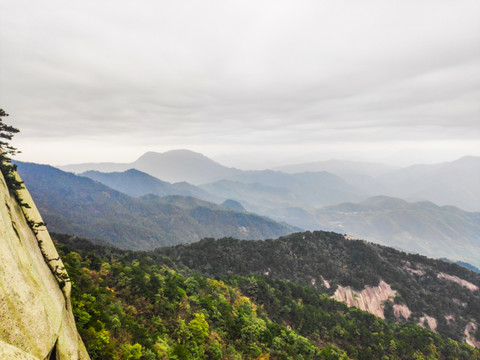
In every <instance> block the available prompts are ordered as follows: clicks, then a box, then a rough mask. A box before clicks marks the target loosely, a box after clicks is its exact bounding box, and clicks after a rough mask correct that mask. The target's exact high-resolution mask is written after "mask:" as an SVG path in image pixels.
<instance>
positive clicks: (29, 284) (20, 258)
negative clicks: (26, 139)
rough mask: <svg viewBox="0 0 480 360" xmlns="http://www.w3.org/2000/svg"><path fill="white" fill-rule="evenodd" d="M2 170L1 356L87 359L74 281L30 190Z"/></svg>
mask: <svg viewBox="0 0 480 360" xmlns="http://www.w3.org/2000/svg"><path fill="white" fill-rule="evenodd" d="M17 193H18V198H19V199H21V201H22V203H24V204H28V206H29V208H28V206H27V207H26V206H21V205H20V204H19V201H17V198H16V197H15V196H14V194H13V193H12V192H11V191H9V189H8V188H7V185H6V183H5V179H4V178H3V176H2V174H1V173H0V359H29V360H30V359H32V360H34V359H39V360H44V359H47V360H48V359H56V360H67V359H68V360H84V359H89V356H88V354H87V351H86V349H85V346H84V344H83V342H82V340H81V338H80V336H79V335H78V332H77V330H76V327H75V320H74V318H73V314H72V310H71V304H70V290H71V284H70V283H69V281H68V275H67V274H66V272H65V270H64V267H63V264H62V261H61V260H60V258H59V256H58V253H57V251H56V249H55V246H54V244H53V242H52V240H51V238H50V235H49V234H48V231H47V230H46V228H45V226H44V225H43V220H42V218H41V216H40V214H39V212H38V210H37V208H36V206H35V204H34V203H33V200H32V198H31V196H30V194H29V193H28V191H27V190H26V189H22V190H19V191H18V192H17Z"/></svg>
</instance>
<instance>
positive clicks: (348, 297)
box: [332, 280, 396, 319]
mask: <svg viewBox="0 0 480 360" xmlns="http://www.w3.org/2000/svg"><path fill="white" fill-rule="evenodd" d="M395 295H396V291H394V290H392V288H391V287H390V285H389V284H387V283H386V282H385V281H383V280H381V281H380V283H379V284H378V286H365V288H364V289H363V290H362V291H355V290H353V289H352V288H351V287H350V286H346V287H343V286H339V287H338V288H337V290H336V291H335V294H333V296H332V298H333V299H335V300H337V301H343V302H345V303H346V304H347V305H348V306H355V307H357V308H359V309H361V310H364V311H368V312H369V313H372V314H373V315H376V316H378V317H379V318H382V319H385V314H384V309H385V305H384V302H385V301H387V300H389V301H393V299H394V298H395Z"/></svg>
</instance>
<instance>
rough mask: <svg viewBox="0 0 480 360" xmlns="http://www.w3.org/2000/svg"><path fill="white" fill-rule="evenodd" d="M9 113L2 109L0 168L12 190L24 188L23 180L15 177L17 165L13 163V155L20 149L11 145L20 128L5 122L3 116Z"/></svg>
mask: <svg viewBox="0 0 480 360" xmlns="http://www.w3.org/2000/svg"><path fill="white" fill-rule="evenodd" d="M7 116H8V114H7V113H6V112H5V110H3V109H0V170H1V172H2V174H3V177H4V178H5V181H6V182H7V186H8V188H9V189H10V190H18V189H21V188H22V182H20V181H18V180H17V179H16V178H15V171H16V170H17V166H16V165H13V164H12V159H11V158H10V157H11V156H14V155H16V154H18V153H19V151H18V150H17V149H16V148H15V147H13V146H12V145H10V143H9V141H10V140H12V138H13V136H14V135H15V134H16V133H18V132H19V131H20V130H18V129H16V128H14V127H13V126H10V125H7V124H5V123H4V122H3V119H2V118H3V117H7Z"/></svg>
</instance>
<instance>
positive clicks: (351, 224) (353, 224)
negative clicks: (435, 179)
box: [316, 196, 480, 266]
mask: <svg viewBox="0 0 480 360" xmlns="http://www.w3.org/2000/svg"><path fill="white" fill-rule="evenodd" d="M316 219H317V220H318V221H319V223H320V224H322V226H323V228H324V229H326V230H331V231H337V232H342V233H346V234H349V235H353V236H355V237H358V238H363V239H368V240H369V241H375V242H378V243H381V244H384V245H388V246H394V247H397V248H401V249H404V250H408V251H414V252H419V253H421V254H424V255H428V256H431V257H437V258H439V257H447V258H451V259H454V260H463V261H466V262H468V263H471V264H473V265H475V266H478V265H479V264H480V213H471V212H466V211H463V210H460V209H458V208H455V207H453V206H442V207H440V206H437V205H435V204H433V203H431V202H425V201H424V202H417V203H409V202H406V201H404V200H401V199H397V198H390V197H386V196H377V197H373V198H370V199H367V200H365V201H363V202H361V203H358V204H352V203H344V204H339V205H335V206H328V207H325V208H322V209H319V210H317V211H316Z"/></svg>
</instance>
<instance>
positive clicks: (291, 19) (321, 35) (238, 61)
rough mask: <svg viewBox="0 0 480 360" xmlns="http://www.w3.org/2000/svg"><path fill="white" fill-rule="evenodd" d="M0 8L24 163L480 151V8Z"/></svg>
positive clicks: (2, 47)
mask: <svg viewBox="0 0 480 360" xmlns="http://www.w3.org/2000/svg"><path fill="white" fill-rule="evenodd" d="M0 1H1V2H2V4H1V9H2V11H1V15H0V55H1V56H0V98H1V99H2V104H0V105H1V106H2V107H3V108H5V109H6V110H7V111H8V112H10V113H11V115H12V116H11V118H9V120H10V121H14V122H15V123H14V124H15V125H16V126H17V127H19V128H21V130H22V133H21V134H20V135H19V136H18V141H19V144H18V145H19V147H20V144H21V145H22V146H23V147H24V148H23V150H24V157H25V158H26V159H32V160H33V161H39V159H38V157H39V156H40V153H41V154H42V155H41V156H42V159H44V161H43V162H51V163H64V162H69V161H68V160H69V159H72V162H73V161H74V159H75V161H92V160H95V159H96V158H100V157H101V158H102V160H113V161H121V160H122V157H124V156H128V154H132V153H135V152H137V153H138V155H140V153H141V151H144V150H149V149H151V150H168V149H169V148H178V147H188V148H192V149H195V150H197V151H201V152H207V153H209V154H212V155H214V156H216V155H220V154H230V155H231V156H232V157H235V158H240V157H241V156H240V155H238V153H239V152H243V151H247V150H248V151H250V152H252V151H253V149H255V151H257V152H259V153H261V155H260V156H264V157H265V158H267V157H270V158H271V159H275V158H276V159H282V158H285V156H287V154H288V156H293V157H295V156H297V157H302V156H306V155H305V154H318V155H317V156H321V155H322V154H323V155H325V156H326V155H332V156H334V155H335V154H342V153H343V152H342V149H345V148H348V147H351V148H352V149H353V148H355V149H356V150H355V151H352V152H353V153H355V152H357V153H359V152H361V151H360V150H359V149H364V150H365V152H364V153H365V154H367V153H368V154H371V153H372V152H374V151H382V150H381V149H385V147H388V146H389V145H387V144H392V143H395V144H397V145H395V151H402V150H406V152H407V153H408V151H407V150H409V149H424V150H425V147H424V146H423V145H422V144H423V143H425V142H434V143H435V144H437V145H438V146H440V144H441V146H442V148H441V149H440V148H439V147H438V146H437V145H435V146H434V147H433V148H436V149H437V150H438V153H439V154H440V153H441V154H442V156H448V154H451V156H453V154H457V153H458V149H459V147H458V145H459V142H462V141H463V140H465V141H466V142H467V143H468V144H469V145H468V146H461V148H462V149H464V151H469V152H470V153H475V154H477V155H480V129H479V128H480V124H479V122H478V118H479V115H480V109H479V91H480V89H479V84H480V61H479V60H480V46H479V44H480V25H479V24H480V21H479V20H480V19H479V17H480V16H479V14H480V3H479V2H478V1H476V0H471V1H470V0H460V1H455V2H453V1H450V0H443V1H441V0H435V1H434V0H429V1H427V0H426V1H421V2H419V1H402V2H398V1H384V0H383V1H380V0H376V1H369V0H364V1H358V2H352V1H345V0H344V1H342V0H339V1H335V2H332V1H283V0H282V1H275V2H271V1H242V2H237V1H224V0H222V1H220V0H218V1H209V2H201V1H193V0H192V1H175V2H167V1H162V2H154V1H146V0H143V1H138V2H134V3H133V2H122V1H102V2H94V1H82V2H65V1H59V0H46V1H43V2H41V3H32V2H29V1H25V0H17V1H15V2H9V1H6V0H0ZM82 143H85V144H87V143H88V144H90V145H89V149H92V147H91V146H92V143H93V148H95V151H91V152H86V151H84V150H80V149H82V146H81V144H82ZM48 144H54V145H55V147H60V148H63V149H65V150H64V151H55V150H54V149H55V147H54V146H53V145H51V146H50V145H48ZM71 144H77V145H76V146H70V145H71ZM126 144H128V151H127V152H125V151H124V149H125V146H126ZM319 144H328V145H327V146H320V145H319ZM333 144H336V145H335V146H334V145H333ZM39 146H43V148H44V149H50V150H49V151H48V152H47V151H46V150H45V151H42V152H39V151H36V150H35V148H38V147H39ZM401 146H405V147H406V148H405V149H402V148H401ZM430 148H432V147H430ZM282 149H283V150H282ZM329 149H330V150H331V149H336V150H335V151H336V152H333V153H332V152H331V151H330V150H329ZM370 149H375V150H370ZM439 149H440V150H442V151H439ZM248 151H247V152H248ZM425 151H430V150H425ZM292 152H293V154H292ZM126 154H127V155H126ZM107 155H108V156H110V155H111V156H112V157H111V158H109V159H107V158H105V157H106V156H107ZM460 155H461V154H460ZM82 156H83V157H84V158H82ZM309 156H311V155H309ZM368 156H371V155H368ZM250 158H251V156H250ZM82 159H83V160H82ZM247 159H248V157H247Z"/></svg>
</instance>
